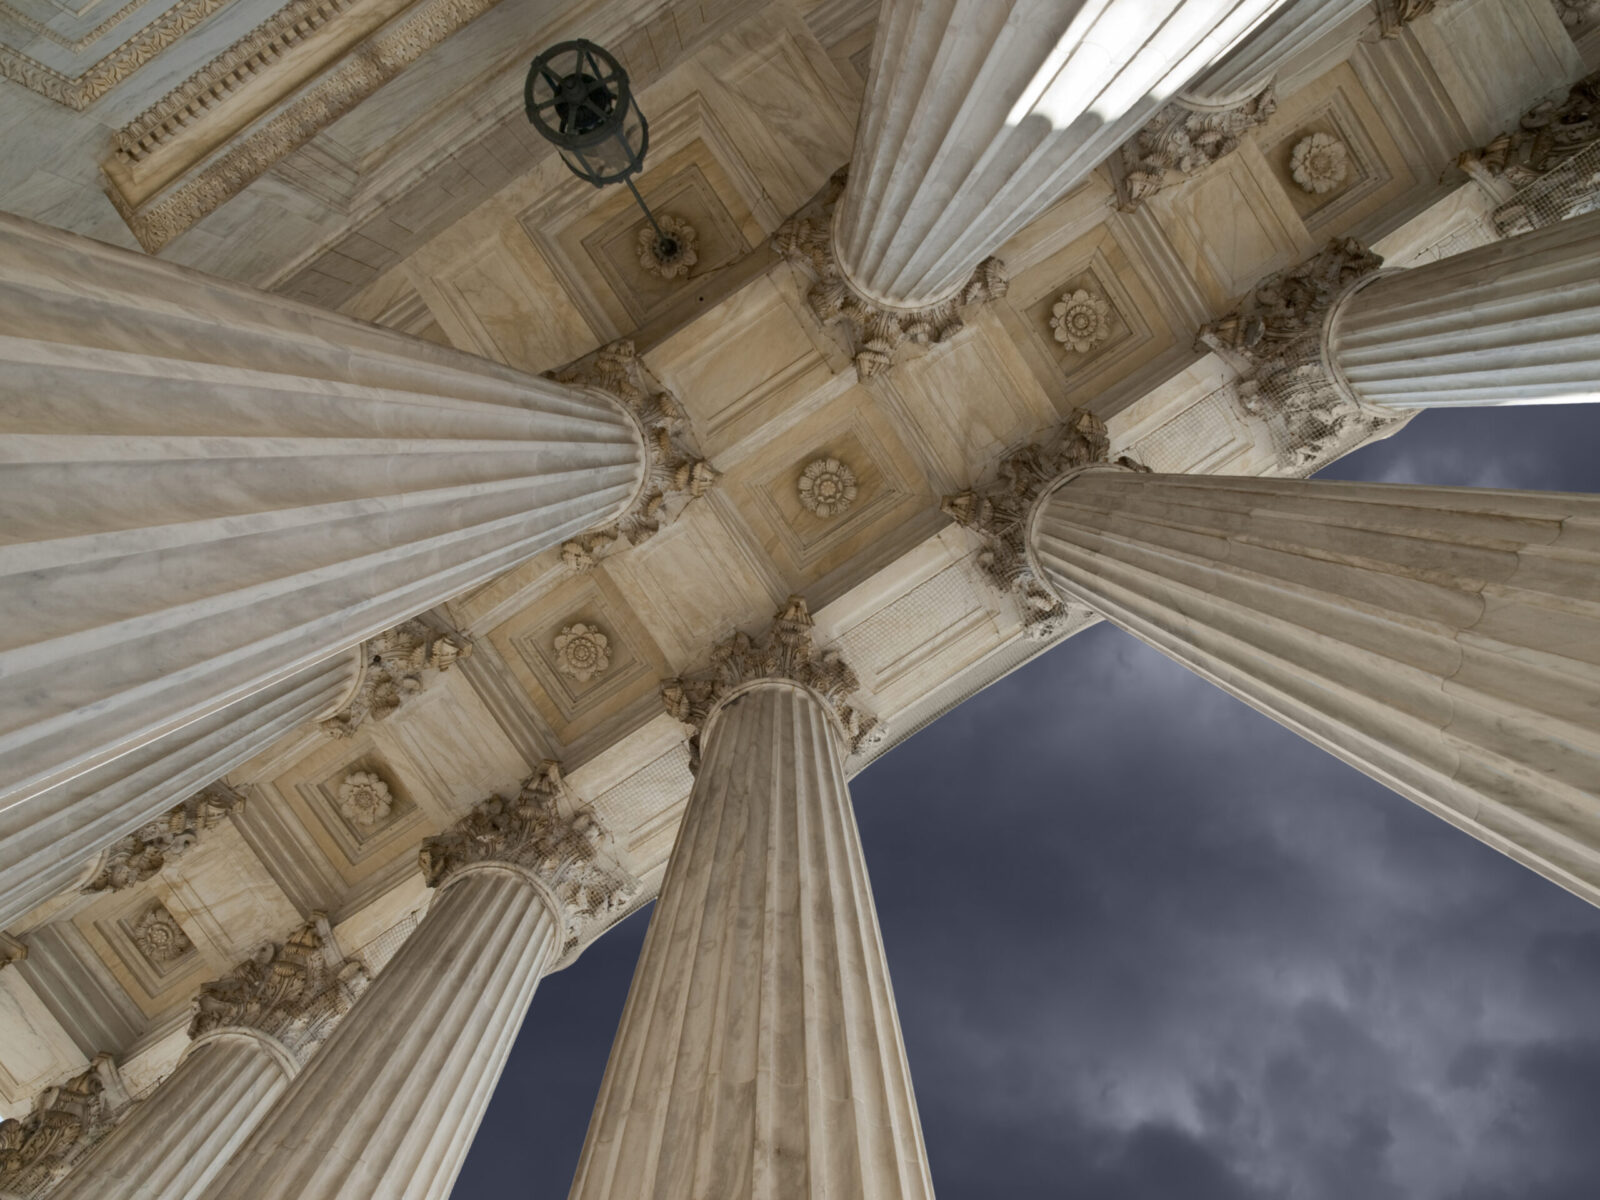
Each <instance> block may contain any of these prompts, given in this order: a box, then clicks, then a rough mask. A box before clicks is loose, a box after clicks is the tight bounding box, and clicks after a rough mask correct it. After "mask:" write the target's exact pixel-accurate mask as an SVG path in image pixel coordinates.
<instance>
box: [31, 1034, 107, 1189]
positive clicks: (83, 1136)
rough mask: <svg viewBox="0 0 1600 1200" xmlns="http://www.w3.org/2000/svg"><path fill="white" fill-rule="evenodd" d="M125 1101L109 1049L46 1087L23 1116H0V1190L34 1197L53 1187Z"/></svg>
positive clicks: (103, 1129) (105, 1126)
mask: <svg viewBox="0 0 1600 1200" xmlns="http://www.w3.org/2000/svg"><path fill="white" fill-rule="evenodd" d="M127 1105H128V1093H127V1089H126V1088H124V1086H123V1084H122V1077H121V1076H120V1075H119V1074H118V1072H117V1068H116V1064H115V1063H114V1062H113V1060H112V1058H111V1055H109V1054H97V1055H95V1057H94V1061H93V1062H91V1063H90V1064H89V1067H88V1069H87V1070H85V1071H83V1072H81V1073H79V1074H77V1075H74V1076H73V1077H72V1078H71V1079H69V1080H67V1081H66V1082H65V1083H62V1084H59V1085H57V1086H55V1087H50V1088H46V1089H45V1090H44V1091H43V1092H41V1093H39V1095H38V1096H37V1097H36V1098H35V1099H34V1103H33V1109H32V1111H31V1112H29V1114H28V1115H27V1116H26V1117H23V1118H21V1119H20V1120H16V1119H8V1120H5V1121H0V1194H3V1195H7V1196H36V1195H40V1194H42V1193H43V1192H45V1191H46V1190H47V1189H49V1188H50V1187H52V1186H54V1185H55V1184H56V1183H58V1182H59V1181H60V1180H61V1179H62V1177H63V1176H65V1175H66V1173H67V1172H68V1171H69V1170H70V1169H71V1167H72V1165H73V1163H74V1162H76V1161H77V1159H78V1158H80V1157H81V1156H82V1154H83V1153H84V1152H85V1151H86V1150H87V1149H88V1148H89V1146H90V1145H92V1144H93V1143H94V1141H95V1140H96V1139H97V1138H98V1137H99V1135H100V1134H101V1133H102V1132H104V1131H105V1130H106V1129H107V1128H109V1127H110V1125H111V1123H112V1122H113V1121H114V1120H115V1119H116V1118H117V1116H118V1115H119V1114H120V1113H121V1112H122V1110H123V1109H124V1108H126V1107H127Z"/></svg>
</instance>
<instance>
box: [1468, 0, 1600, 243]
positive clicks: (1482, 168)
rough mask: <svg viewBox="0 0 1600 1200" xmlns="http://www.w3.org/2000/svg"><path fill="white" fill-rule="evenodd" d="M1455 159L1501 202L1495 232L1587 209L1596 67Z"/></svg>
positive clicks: (1596, 146)
mask: <svg viewBox="0 0 1600 1200" xmlns="http://www.w3.org/2000/svg"><path fill="white" fill-rule="evenodd" d="M1597 8H1600V4H1597ZM1456 162H1457V165H1458V166H1459V167H1460V168H1461V169H1462V170H1463V171H1465V172H1466V173H1467V174H1468V175H1470V176H1472V177H1473V178H1474V179H1476V180H1477V181H1478V182H1479V183H1480V184H1482V185H1483V187H1484V188H1485V189H1486V190H1487V191H1488V192H1489V193H1490V194H1491V195H1493V196H1495V197H1497V198H1498V199H1500V200H1501V201H1502V203H1501V204H1500V205H1499V207H1497V208H1496V209H1495V210H1494V218H1493V219H1494V223H1495V228H1496V230H1497V231H1498V232H1499V233H1500V235H1501V236H1502V237H1512V236H1514V235H1516V234H1519V233H1527V232H1530V231H1531V230H1534V229H1540V228H1543V227H1544V226H1546V225H1550V224H1553V223H1554V222H1556V221H1559V220H1562V219H1563V218H1565V217H1569V216H1576V215H1578V214H1580V213H1583V212H1587V211H1589V209H1591V208H1593V207H1594V205H1595V204H1596V201H1597V196H1600V71H1596V72H1594V73H1592V74H1590V75H1587V76H1585V77H1584V78H1583V79H1580V80H1579V81H1578V82H1577V83H1575V84H1573V85H1572V88H1571V90H1569V91H1568V92H1567V94H1566V95H1565V96H1564V97H1562V98H1561V99H1560V100H1546V101H1543V102H1542V103H1539V104H1536V105H1534V107H1533V108H1531V109H1529V110H1528V111H1527V112H1526V113H1524V114H1523V116H1522V119H1521V120H1520V121H1518V122H1517V127H1516V128H1515V129H1514V130H1512V131H1511V132H1509V133H1502V134H1501V135H1500V136H1499V137H1497V138H1495V139H1494V140H1493V141H1491V142H1490V143H1489V144H1488V145H1487V146H1484V147H1482V148H1481V149H1478V150H1468V151H1466V152H1465V153H1464V154H1462V155H1461V157H1460V158H1459V159H1457V160H1456ZM1540 201H1543V203H1542V204H1541V203H1539V202H1540Z"/></svg>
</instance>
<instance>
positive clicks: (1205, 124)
mask: <svg viewBox="0 0 1600 1200" xmlns="http://www.w3.org/2000/svg"><path fill="white" fill-rule="evenodd" d="M1277 109H1278V97H1277V93H1276V92H1274V91H1273V89H1272V86H1271V85H1270V84H1269V85H1268V86H1267V87H1266V88H1264V89H1262V91H1261V92H1259V93H1258V94H1257V95H1255V96H1252V97H1250V98H1249V99H1247V100H1243V101H1241V102H1240V103H1238V104H1235V105H1233V106H1232V107H1231V108H1221V109H1205V110H1197V109H1193V108H1189V107H1187V106H1185V105H1184V104H1182V103H1180V102H1178V101H1173V102H1172V103H1171V104H1168V105H1167V106H1166V107H1165V108H1163V109H1162V110H1161V111H1160V112H1158V113H1157V114H1156V115H1155V116H1153V117H1151V118H1150V120H1149V121H1147V122H1145V125H1144V128H1143V129H1141V130H1139V132H1138V133H1137V134H1136V135H1135V136H1134V138H1133V140H1132V141H1130V142H1127V143H1125V144H1124V145H1123V147H1122V149H1120V150H1119V151H1117V153H1116V154H1115V155H1114V156H1113V159H1112V164H1111V165H1112V168H1113V169H1112V174H1113V176H1115V178H1116V184H1117V201H1118V204H1119V206H1120V207H1122V208H1123V209H1133V208H1137V207H1138V206H1139V205H1141V204H1143V203H1144V202H1145V201H1146V200H1148V199H1149V198H1150V197H1151V196H1154V195H1155V194H1156V193H1157V192H1159V191H1161V190H1162V189H1163V188H1167V187H1171V186H1172V185H1173V184H1176V183H1180V182H1182V181H1183V180H1185V179H1188V178H1190V177H1192V176H1195V175H1198V174H1199V173H1200V172H1201V171H1203V170H1205V169H1206V168H1207V167H1209V166H1210V165H1211V164H1212V163H1214V162H1216V161H1217V160H1218V159H1221V158H1225V157H1227V156H1228V155H1230V154H1232V153H1233V152H1234V151H1235V150H1237V149H1238V148H1239V141H1240V139H1241V138H1242V137H1243V136H1244V134H1245V133H1247V132H1248V131H1249V130H1251V129H1254V128H1255V127H1256V126H1257V125H1262V124H1265V123H1266V121H1267V118H1269V117H1270V116H1272V114H1273V113H1274V112H1276V111H1277Z"/></svg>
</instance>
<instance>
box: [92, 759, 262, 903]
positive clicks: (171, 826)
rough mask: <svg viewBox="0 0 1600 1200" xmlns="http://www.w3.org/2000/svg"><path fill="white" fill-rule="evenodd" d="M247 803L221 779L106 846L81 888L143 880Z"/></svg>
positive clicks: (127, 884)
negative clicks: (89, 876) (96, 865)
mask: <svg viewBox="0 0 1600 1200" xmlns="http://www.w3.org/2000/svg"><path fill="white" fill-rule="evenodd" d="M244 803H245V799H244V797H243V796H242V795H241V794H240V793H238V792H236V791H234V789H233V788H231V787H229V786H228V785H227V784H226V783H224V782H223V781H222V780H220V779H219V780H217V782H215V783H213V784H209V785H208V786H206V787H204V788H202V789H201V790H200V791H198V792H196V793H195V794H194V795H192V796H190V797H189V798H188V799H187V800H185V801H184V802H183V803H182V804H179V805H177V806H176V807H174V808H172V809H169V810H168V811H167V812H166V813H165V814H164V815H162V816H161V817H160V818H159V819H158V820H155V821H151V822H150V823H149V824H148V825H143V826H141V827H140V828H138V829H136V830H134V831H133V832H132V833H130V834H129V835H128V836H127V837H125V838H123V839H122V840H121V841H119V842H117V843H116V844H115V845H113V846H111V847H110V848H109V849H107V850H106V851H105V853H104V854H103V855H101V858H100V867H99V869H98V870H97V871H96V872H95V874H94V877H93V878H92V879H90V880H89V882H88V883H86V884H84V885H83V889H82V890H83V891H85V892H115V891H120V890H122V889H123V888H130V887H133V886H134V885H135V884H139V883H143V882H144V881H145V880H146V879H149V878H151V877H152V876H154V875H156V874H157V873H159V872H160V871H161V869H162V868H163V867H165V866H166V865H167V864H168V863H170V862H173V861H175V860H176V859H178V858H180V857H182V856H183V855H184V854H185V853H187V852H188V851H189V850H190V849H191V848H192V847H193V846H194V844H195V843H196V842H197V841H199V840H200V835H201V834H202V833H204V832H205V831H206V830H208V829H212V828H215V827H216V826H217V825H219V824H221V822H222V821H223V819H224V818H226V817H228V816H229V815H230V814H232V813H235V812H238V811H240V810H241V809H243V808H244Z"/></svg>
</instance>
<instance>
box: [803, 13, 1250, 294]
mask: <svg viewBox="0 0 1600 1200" xmlns="http://www.w3.org/2000/svg"><path fill="white" fill-rule="evenodd" d="M1281 2H1282V0H884V3H883V5H882V7H881V9H880V13H879V17H878V33H877V38H876V41H875V42H874V49H873V56H872V69H871V75H870V77H869V80H868V84H867V95H866V100H865V102H864V103H863V105H862V109H861V123H860V126H859V128H858V129H857V131H856V145H855V152H854V154H853V155H852V156H851V164H850V182H849V184H848V186H847V187H846V188H845V193H844V197H843V199H842V200H841V201H840V204H839V208H838V210H837V214H836V218H835V229H834V234H835V254H836V256H837V259H838V263H839V267H840V270H841V271H842V272H843V274H844V276H845V278H846V280H847V281H848V282H849V283H850V285H851V286H852V288H854V289H855V290H856V291H857V292H858V293H859V294H860V295H861V296H863V297H865V298H866V299H868V300H870V301H872V302H873V303H875V304H879V305H884V306H887V307H891V308H895V307H898V308H922V307H927V306H931V305H934V304H937V303H940V302H942V301H944V300H947V299H949V298H950V297H951V296H953V295H954V294H955V293H956V292H958V291H959V290H960V289H961V287H962V285H963V284H965V283H966V282H967V279H968V278H969V277H970V276H971V275H972V272H973V270H974V269H975V268H976V267H977V265H978V264H979V263H980V262H981V261H982V260H983V259H985V258H986V257H988V256H989V255H991V254H993V253H994V252H995V250H996V249H998V248H999V246H1000V245H1001V243H1003V242H1004V241H1005V240H1006V239H1007V238H1009V237H1010V236H1011V235H1012V234H1013V233H1015V232H1017V230H1019V229H1021V228H1022V227H1023V226H1025V225H1027V224H1028V223H1029V222H1030V221H1032V220H1033V219H1034V218H1035V217H1037V216H1038V215H1039V214H1040V213H1042V212H1043V211H1044V210H1045V209H1046V208H1048V207H1049V206H1050V205H1051V204H1052V203H1054V202H1055V201H1056V200H1057V199H1059V198H1060V197H1061V196H1064V195H1065V194H1066V193H1067V192H1068V191H1070V190H1071V189H1072V188H1073V187H1074V186H1076V185H1077V184H1078V183H1080V182H1081V181H1082V180H1083V179H1084V178H1086V177H1087V176H1088V175H1089V173H1090V172H1091V171H1093V170H1094V169H1095V167H1097V166H1098V165H1099V164H1100V163H1101V162H1102V161H1104V160H1105V158H1106V157H1107V156H1108V155H1110V154H1111V152H1112V151H1113V150H1115V149H1116V148H1117V147H1118V146H1119V145H1121V144H1122V143H1123V142H1124V141H1126V140H1127V139H1128V138H1129V137H1130V136H1132V135H1133V134H1134V133H1135V132H1136V131H1137V130H1138V129H1139V127H1140V126H1141V125H1142V124H1144V122H1145V121H1146V120H1148V119H1149V118H1150V117H1151V116H1152V115H1153V114H1154V113H1155V112H1156V110H1157V109H1159V108H1160V107H1161V106H1162V105H1163V104H1164V103H1165V102H1166V101H1167V100H1169V99H1170V98H1171V97H1172V94H1173V93H1174V92H1175V91H1177V89H1178V88H1179V87H1181V86H1182V85H1183V84H1184V83H1186V82H1187V81H1188V80H1189V79H1191V78H1192V77H1193V76H1194V75H1195V74H1196V73H1197V72H1198V71H1200V70H1201V69H1202V68H1203V67H1205V65H1206V64H1207V63H1209V62H1212V61H1214V60H1215V59H1216V58H1217V57H1218V56H1219V55H1221V54H1223V53H1225V52H1226V51H1227V50H1228V49H1229V48H1230V47H1231V46H1232V45H1233V44H1234V43H1236V42H1237V41H1238V40H1239V39H1240V38H1241V37H1242V36H1244V35H1245V34H1246V33H1248V32H1249V30H1250V29H1251V28H1252V26H1254V25H1255V23H1256V22H1258V21H1259V20H1260V19H1261V18H1262V17H1264V16H1265V15H1266V14H1267V13H1269V12H1271V11H1272V9H1273V8H1275V7H1276V6H1277V5H1278V4H1279V3H1281Z"/></svg>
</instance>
